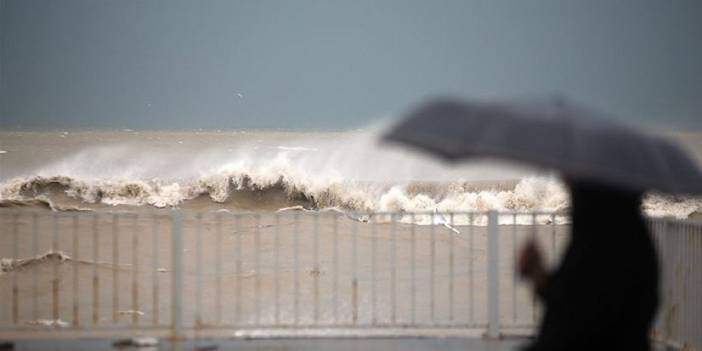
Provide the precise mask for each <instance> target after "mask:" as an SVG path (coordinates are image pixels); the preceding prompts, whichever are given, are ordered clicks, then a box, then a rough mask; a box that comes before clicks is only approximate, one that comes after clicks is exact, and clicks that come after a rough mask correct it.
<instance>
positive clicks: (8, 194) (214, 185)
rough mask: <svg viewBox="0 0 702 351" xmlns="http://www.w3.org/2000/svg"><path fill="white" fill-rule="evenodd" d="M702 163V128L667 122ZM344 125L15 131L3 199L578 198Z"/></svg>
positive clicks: (237, 206) (482, 206) (552, 201)
mask: <svg viewBox="0 0 702 351" xmlns="http://www.w3.org/2000/svg"><path fill="white" fill-rule="evenodd" d="M660 133H661V134H664V135H665V136H666V137H669V138H672V139H674V140H676V141H677V142H678V143H679V144H681V145H682V146H683V147H684V148H685V149H687V150H688V151H689V152H690V154H691V155H692V157H693V158H694V159H696V160H697V161H698V162H699V163H700V164H702V132H660ZM381 134H382V129H381V128H369V129H365V130H363V129H359V130H343V131H303V130H269V129H267V130H256V129H226V130H225V129H222V130H214V129H209V130H205V129H194V130H132V129H118V130H41V131H40V130H34V131H31V130H21V131H19V130H4V131H0V206H1V207H43V208H49V209H51V210H54V211H100V210H104V209H107V210H109V209H114V208H120V209H128V210H131V211H140V210H142V209H149V208H171V207H179V208H184V209H192V210H227V211H232V212H251V211H254V212H255V211H277V210H281V209H290V208H293V209H304V210H313V211H314V210H324V209H335V210H339V211H354V212H357V211H370V212H378V211H382V212H384V211H400V212H427V211H439V212H468V211H486V210H490V209H496V210H507V211H522V212H527V211H549V212H550V211H556V212H559V211H561V212H563V211H567V210H568V208H569V197H568V192H567V190H566V188H565V187H564V185H563V183H562V182H560V181H559V179H558V176H557V174H553V173H548V172H547V171H544V170H538V169H533V168H529V167H527V166H525V165H517V164H509V163H502V162H499V161H496V160H475V161H470V162H468V161H467V162H463V163H460V164H447V163H442V162H441V161H438V160H435V159H434V158H432V157H431V156H430V155H426V154H421V153H417V152H413V151H409V150H406V149H402V148H401V147H399V146H397V145H389V144H385V143H383V142H381V141H380V135H381ZM643 210H644V211H645V212H646V213H647V214H648V215H651V216H672V217H675V218H680V219H684V218H690V217H695V216H698V215H700V214H702V200H700V199H699V198H690V197H681V196H666V195H662V194H648V195H647V196H646V197H645V200H644V204H643Z"/></svg>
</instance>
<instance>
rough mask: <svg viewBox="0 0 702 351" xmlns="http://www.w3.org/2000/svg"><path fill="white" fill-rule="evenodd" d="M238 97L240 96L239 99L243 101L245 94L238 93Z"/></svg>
mask: <svg viewBox="0 0 702 351" xmlns="http://www.w3.org/2000/svg"><path fill="white" fill-rule="evenodd" d="M236 96H238V97H239V99H243V98H244V94H242V93H236Z"/></svg>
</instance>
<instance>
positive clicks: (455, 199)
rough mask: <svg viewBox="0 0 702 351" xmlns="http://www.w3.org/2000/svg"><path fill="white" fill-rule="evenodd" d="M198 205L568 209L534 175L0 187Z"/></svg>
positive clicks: (1, 198) (675, 205)
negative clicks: (428, 179) (402, 180)
mask: <svg viewBox="0 0 702 351" xmlns="http://www.w3.org/2000/svg"><path fill="white" fill-rule="evenodd" d="M510 183H511V184H510ZM203 199H204V200H205V202H209V203H211V204H220V205H221V206H224V207H228V208H233V209H241V210H280V209H282V210H289V209H300V210H319V209H330V208H332V209H339V210H352V211H381V212H385V211H399V212H427V211H439V212H469V211H487V210H491V209H495V210H507V211H523V212H526V211H548V212H562V211H565V210H567V209H568V207H569V196H568V193H567V191H566V190H565V188H564V186H563V185H562V184H561V183H560V182H559V181H557V180H555V179H552V178H540V177H530V178H525V179H522V180H519V181H516V182H483V183H475V182H465V181H464V182H407V183H404V184H383V183H371V182H352V181H337V182H329V183H327V184H326V185H324V186H322V185H320V184H305V182H304V181H300V180H297V179H293V178H290V177H286V176H285V175H275V176H267V177H254V176H252V175H250V174H245V173H244V174H226V173H219V174H211V175H205V176H202V177H200V178H197V179H194V180H192V181H185V182H178V181H163V180H159V179H151V180H132V179H115V178H112V179H79V178H73V177H68V176H49V177H46V176H33V177H28V178H16V179H13V180H10V181H8V182H6V183H4V184H2V185H1V186H0V207H14V206H27V205H40V206H43V207H48V208H51V209H52V210H58V211H80V210H91V208H90V207H89V206H90V205H107V206H116V205H128V206H153V207H158V208H162V207H175V206H186V207H187V206H189V204H190V203H192V204H193V205H194V206H197V205H198V204H199V203H202V202H203V201H202V200H203ZM643 209H644V211H645V212H646V213H647V214H649V215H652V216H661V217H662V216H673V217H676V218H687V217H688V216H690V215H691V214H693V213H697V212H699V211H700V210H702V200H700V199H694V198H679V197H667V196H662V195H649V196H647V197H646V199H645V201H644V204H643Z"/></svg>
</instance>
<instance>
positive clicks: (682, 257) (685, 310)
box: [649, 219, 702, 350]
mask: <svg viewBox="0 0 702 351" xmlns="http://www.w3.org/2000/svg"><path fill="white" fill-rule="evenodd" d="M649 228H650V230H651V232H652V233H653V234H654V238H655V243H656V248H657V251H658V255H659V260H660V269H661V305H660V307H659V309H658V316H657V320H656V324H655V328H654V338H656V339H658V340H660V341H663V342H665V343H667V344H668V345H669V346H672V347H674V348H677V349H682V350H702V223H699V222H690V221H678V220H672V219H650V220H649Z"/></svg>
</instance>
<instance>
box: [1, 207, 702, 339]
mask: <svg viewBox="0 0 702 351" xmlns="http://www.w3.org/2000/svg"><path fill="white" fill-rule="evenodd" d="M649 224H650V228H651V230H652V232H653V233H654V236H655V237H656V242H657V244H658V251H659V253H660V256H661V262H662V272H663V274H662V276H663V303H662V306H661V309H660V313H659V318H658V323H657V324H656V329H655V337H656V338H658V339H659V340H662V341H666V342H668V343H669V344H671V345H680V346H682V345H684V346H686V347H690V348H692V349H700V346H699V345H700V337H701V336H700V334H702V333H701V332H700V330H701V328H700V325H701V324H700V315H702V311H700V308H702V307H701V306H700V303H699V302H700V300H702V298H701V297H702V289H701V288H700V284H701V282H700V277H701V276H702V275H701V274H700V271H699V269H700V268H699V267H700V266H701V265H700V263H702V262H700V259H701V258H702V247H700V242H701V240H700V239H701V238H702V225H700V224H694V223H688V222H680V221H673V220H667V219H649ZM0 225H1V226H0V228H2V229H1V234H0V235H1V236H0V242H1V243H2V245H0V257H3V258H5V259H4V260H3V271H4V273H3V274H2V275H0V299H2V300H3V301H8V303H5V304H2V306H0V328H1V330H3V331H6V332H18V331H26V332H29V333H31V332H34V331H36V330H42V329H44V328H40V326H42V325H43V326H44V327H46V326H47V325H48V326H49V327H52V328H53V329H60V330H67V331H71V330H72V331H87V332H90V331H95V330H110V331H117V330H134V329H142V330H144V329H147V330H153V331H154V332H157V331H161V332H166V333H168V334H170V335H171V336H174V337H179V336H186V335H189V333H191V332H199V333H202V332H207V331H216V330H220V331H221V330H229V331H231V330H237V331H240V332H244V331H257V330H286V331H290V330H293V331H294V330H303V329H325V330H336V331H349V330H355V331H360V332H361V333H360V334H361V335H363V334H364V333H367V332H370V331H378V330H394V331H397V330H411V331H412V332H427V331H433V330H473V331H484V332H485V333H486V335H487V336H490V337H497V336H499V335H501V334H509V333H518V332H520V333H531V332H533V328H534V327H535V326H536V325H537V324H538V320H539V306H538V305H537V304H536V302H535V300H534V298H533V296H532V294H531V293H530V292H529V290H528V289H527V287H526V286H522V284H520V283H519V282H518V281H517V277H516V275H515V271H514V267H515V264H516V257H517V253H518V248H519V247H520V246H521V245H522V244H523V242H525V241H526V240H531V239H535V240H537V241H538V242H539V243H540V245H541V246H542V248H543V249H544V250H545V252H546V258H547V259H548V261H549V263H550V264H555V263H556V262H557V260H558V259H559V257H560V253H561V251H562V248H563V247H564V245H565V244H566V242H567V239H568V235H567V233H568V231H569V224H568V223H567V220H564V219H563V218H562V217H561V216H559V215H557V214H553V213H497V212H473V213H353V214H346V213H339V212H293V211H290V212H279V213H246V214H239V213H229V212H203V213H187V212H181V211H178V210H173V211H170V210H163V211H155V212H151V213H119V212H115V213H104V212H102V213H100V212H91V213H88V212H71V213H67V212H64V213H59V212H31V211H17V210H2V211H0Z"/></svg>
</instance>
